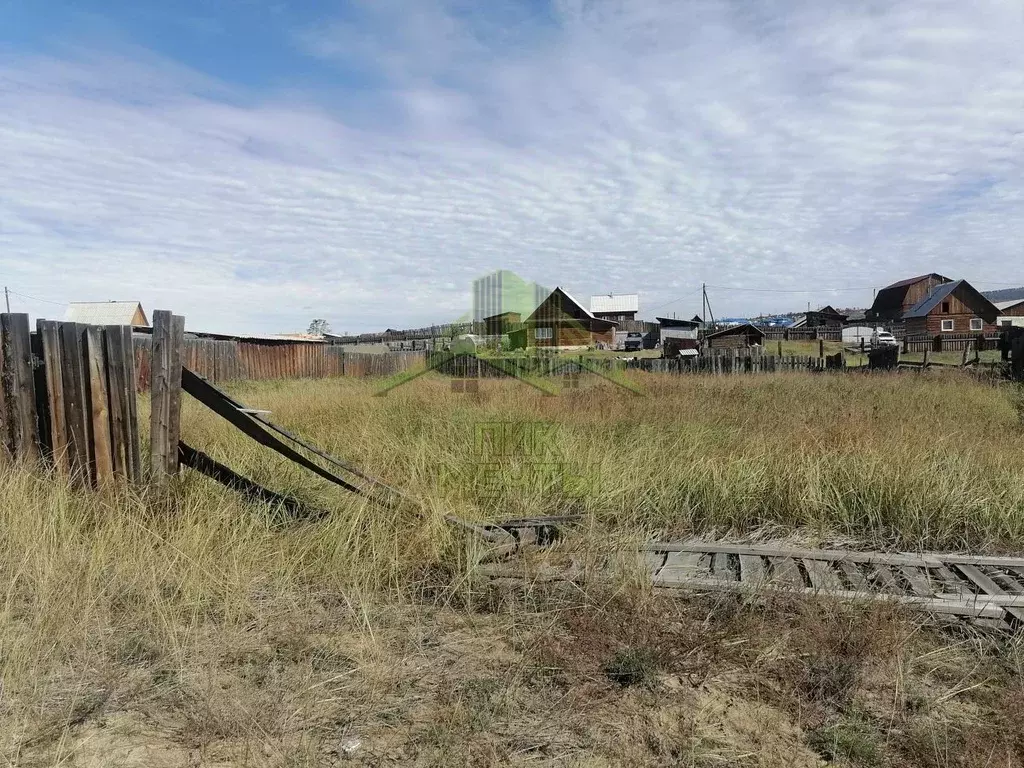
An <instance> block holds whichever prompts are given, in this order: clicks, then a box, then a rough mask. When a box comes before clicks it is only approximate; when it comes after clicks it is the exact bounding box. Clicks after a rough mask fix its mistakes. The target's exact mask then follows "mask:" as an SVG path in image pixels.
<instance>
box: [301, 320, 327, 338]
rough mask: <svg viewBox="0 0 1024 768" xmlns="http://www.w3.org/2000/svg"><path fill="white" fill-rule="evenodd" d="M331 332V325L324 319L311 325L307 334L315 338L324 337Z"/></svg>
mask: <svg viewBox="0 0 1024 768" xmlns="http://www.w3.org/2000/svg"><path fill="white" fill-rule="evenodd" d="M330 332H331V324H330V323H328V322H327V321H326V320H324V319H323V318H319V317H318V318H317V319H316V320H314V321H313V322H311V323H310V324H309V328H307V329H306V333H309V334H312V335H314V336H323V335H324V334H325V333H330Z"/></svg>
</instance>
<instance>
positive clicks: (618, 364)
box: [429, 350, 843, 379]
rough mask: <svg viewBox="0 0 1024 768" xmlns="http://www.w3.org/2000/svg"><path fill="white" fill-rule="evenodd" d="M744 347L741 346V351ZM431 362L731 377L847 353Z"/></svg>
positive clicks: (458, 367)
mask: <svg viewBox="0 0 1024 768" xmlns="http://www.w3.org/2000/svg"><path fill="white" fill-rule="evenodd" d="M736 351H739V350H736ZM429 365H430V366H431V368H433V369H434V370H435V371H437V372H438V373H441V374H445V375H447V376H454V377H457V378H470V379H476V378H482V379H490V378H506V377H515V378H528V377H531V376H562V375H569V374H581V373H584V374H585V373H597V374H601V373H610V372H612V371H621V370H638V371H645V372H647V373H677V374H683V373H694V374H701V373H702V374H711V375H732V374H740V373H772V372H781V371H831V370H842V369H843V356H842V354H841V353H840V354H836V355H831V356H829V357H813V356H808V355H787V356H778V355H765V354H745V355H740V354H732V355H728V354H720V355H701V356H695V357H680V358H675V359H665V358H650V357H639V358H634V359H631V360H618V359H614V358H593V357H586V356H581V357H556V356H536V357H521V358H514V357H513V358H482V357H475V356H473V355H468V354H467V355H455V356H452V355H450V354H444V353H435V355H434V356H432V357H431V358H430V362H429Z"/></svg>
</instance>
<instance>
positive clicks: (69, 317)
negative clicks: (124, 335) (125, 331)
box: [64, 301, 149, 328]
mask: <svg viewBox="0 0 1024 768" xmlns="http://www.w3.org/2000/svg"><path fill="white" fill-rule="evenodd" d="M64 319H65V320H66V321H68V322H71V323H85V324H86V325H132V326H137V327H140V328H148V327H149V319H148V318H147V317H146V312H145V310H143V309H142V304H141V303H139V302H137V301H73V302H71V303H70V304H68V308H67V309H66V310H65V311H64Z"/></svg>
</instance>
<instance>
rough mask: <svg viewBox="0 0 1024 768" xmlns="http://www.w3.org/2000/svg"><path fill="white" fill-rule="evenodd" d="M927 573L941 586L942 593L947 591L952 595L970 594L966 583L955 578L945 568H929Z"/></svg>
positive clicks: (959, 578) (951, 572)
mask: <svg viewBox="0 0 1024 768" xmlns="http://www.w3.org/2000/svg"><path fill="white" fill-rule="evenodd" d="M929 572H930V573H931V575H932V578H933V580H934V581H938V582H939V584H940V585H941V586H942V589H943V591H947V592H950V593H953V594H965V593H971V592H972V590H970V589H968V587H967V582H966V581H965V580H964V579H963V578H961V577H959V576H957V575H956V574H955V573H953V571H951V570H950V569H949V568H947V567H946V566H944V565H943V566H939V567H938V568H931V569H929Z"/></svg>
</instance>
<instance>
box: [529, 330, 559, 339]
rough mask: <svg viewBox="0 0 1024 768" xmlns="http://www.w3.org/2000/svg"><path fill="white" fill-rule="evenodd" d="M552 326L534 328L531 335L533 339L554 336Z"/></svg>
mask: <svg viewBox="0 0 1024 768" xmlns="http://www.w3.org/2000/svg"><path fill="white" fill-rule="evenodd" d="M552 330H553V329H552V328H535V329H534V331H533V337H534V338H535V339H551V338H553V337H554V334H553V333H552Z"/></svg>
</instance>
